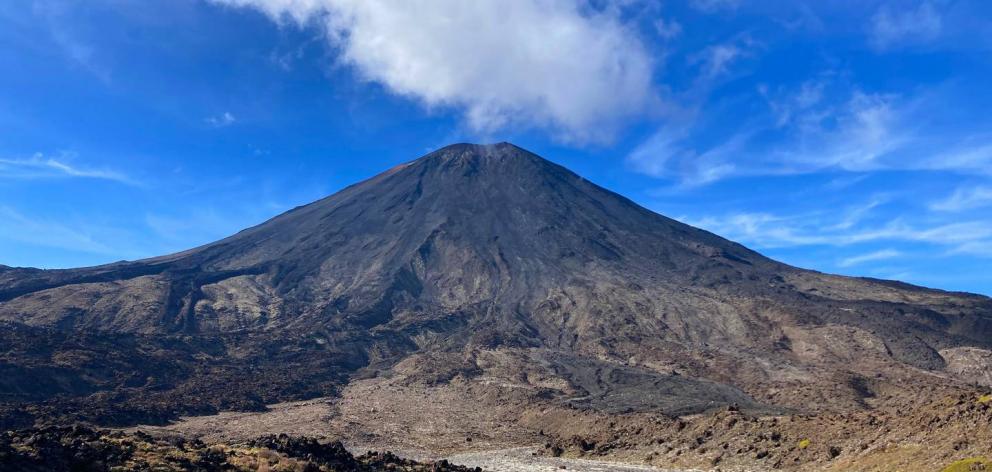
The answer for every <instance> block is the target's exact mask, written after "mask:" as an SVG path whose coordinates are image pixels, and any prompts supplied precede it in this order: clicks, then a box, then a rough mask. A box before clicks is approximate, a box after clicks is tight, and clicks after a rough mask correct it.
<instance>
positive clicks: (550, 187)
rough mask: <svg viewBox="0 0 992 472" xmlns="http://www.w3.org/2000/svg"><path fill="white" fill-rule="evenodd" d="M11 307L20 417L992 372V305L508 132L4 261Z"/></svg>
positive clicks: (819, 390) (655, 395)
mask: <svg viewBox="0 0 992 472" xmlns="http://www.w3.org/2000/svg"><path fill="white" fill-rule="evenodd" d="M0 320H2V322H3V323H5V325H4V329H3V332H2V333H3V334H0V352H2V353H3V354H2V356H3V357H0V372H3V373H4V374H5V375H3V376H2V377H0V379H2V380H0V395H2V397H0V398H2V399H3V400H4V401H5V403H4V404H5V405H6V407H5V408H6V411H7V413H6V414H5V416H3V418H4V419H3V421H5V422H6V424H9V425H14V424H26V423H30V422H32V421H35V420H38V419H51V418H63V419H64V418H66V417H71V418H75V419H80V418H81V419H86V420H89V421H93V422H96V423H117V424H126V423H133V422H137V421H144V422H150V421H151V422H161V421H164V420H166V419H168V418H171V417H174V415H176V414H179V413H205V412H213V411H217V410H219V409H260V408H263V405H264V404H265V403H271V402H275V401H279V400H288V399H302V398H309V397H314V396H321V395H333V394H336V393H337V392H338V391H339V389H340V388H341V387H343V386H345V385H347V384H348V383H349V382H350V381H353V380H354V379H362V378H364V379H368V378H380V379H389V381H390V382H397V383H403V384H420V385H444V384H447V383H449V382H451V381H452V380H453V379H458V381H459V382H468V383H469V384H472V383H474V384H477V385H489V384H491V383H493V382H495V383H498V384H500V385H503V386H506V385H512V386H515V387H519V388H520V389H522V390H521V391H524V392H526V393H525V394H523V395H524V396H525V397H526V398H531V399H533V401H534V402H550V403H552V404H557V405H569V406H570V407H574V408H581V409H592V410H596V411H604V412H622V411H635V412H636V411H656V412H657V411H660V412H664V413H668V414H684V413H692V412H698V411H703V410H707V409H712V408H716V407H719V406H723V405H729V404H738V405H740V406H742V407H743V408H746V409H753V410H755V411H785V410H792V411H811V412H815V411H823V410H845V409H850V408H865V407H866V403H865V399H867V398H871V397H873V396H874V395H875V392H877V391H879V390H880V389H882V388H885V389H891V388H905V389H907V391H911V390H912V389H916V388H922V387H924V386H929V385H943V384H966V383H975V382H978V383H987V382H989V376H988V372H989V367H990V362H992V361H990V359H992V356H990V355H989V354H990V352H989V350H990V349H992V300H990V299H988V298H986V297H981V296H977V295H970V294H963V293H948V292H942V291H938V290H930V289H925V288H920V287H914V286H910V285H907V284H902V283H897V282H888V281H880V280H870V279H858V278H848V277H839V276H832V275H825V274H820V273H816V272H811V271H806V270H801V269H797V268H794V267H790V266H788V265H785V264H782V263H779V262H776V261H773V260H770V259H768V258H766V257H763V256H762V255H760V254H758V253H756V252H754V251H751V250H749V249H747V248H745V247H743V246H741V245H739V244H736V243H733V242H731V241H728V240H726V239H723V238H720V237H719V236H716V235H714V234H712V233H709V232H706V231H702V230H700V229H696V228H693V227H690V226H687V225H685V224H682V223H679V222H677V221H675V220H672V219H669V218H666V217H664V216H661V215H658V214H656V213H653V212H651V211H649V210H647V209H645V208H642V207H640V206H638V205H636V204H634V203H633V202H631V201H630V200H628V199H626V198H624V197H622V196H619V195H617V194H615V193H612V192H610V191H608V190H605V189H603V188H601V187H598V186H596V185H595V184H593V183H591V182H589V181H587V180H585V179H583V178H582V177H580V176H578V175H576V174H574V173H572V172H570V171H568V170H567V169H565V168H563V167H561V166H558V165H556V164H553V163H551V162H549V161H547V160H544V159H542V158H540V157H538V156H536V155H534V154H532V153H530V152H527V151H525V150H523V149H520V148H518V147H516V146H513V145H511V144H506V143H502V144H496V145H471V144H458V145H452V146H448V147H445V148H443V149H440V150H438V151H435V152H433V153H431V154H428V155H426V156H424V157H422V158H420V159H417V160H415V161H412V162H410V163H407V164H403V165H400V166H397V167H395V168H393V169H390V170H388V171H386V172H384V173H382V174H380V175H377V176H375V177H373V178H371V179H369V180H366V181H364V182H361V183H358V184H356V185H353V186H351V187H348V188H346V189H344V190H342V191H340V192H338V193H336V194H334V195H332V196H330V197H327V198H324V199H322V200H319V201H317V202H314V203H311V204H309V205H305V206H302V207H299V208H296V209H293V210H291V211H289V212H287V213H284V214H282V215H279V216H277V217H275V218H273V219H271V220H269V221H267V222H265V223H263V224H261V225H259V226H256V227H253V228H249V229H246V230H244V231H242V232H240V233H238V234H236V235H233V236H231V237H229V238H226V239H223V240H221V241H218V242H215V243H212V244H208V245H205V246H202V247H199V248H195V249H191V250H189V251H185V252H182V253H178V254H173V255H169V256H163V257H158V258H153V259H147V260H142V261H135V262H120V263H115V264H110V265H106V266H99V267H92V268H83V269H72V270H37V269H20V268H7V267H0ZM912 391H915V390H912ZM25 405H28V408H27V409H26V410H22V408H21V407H23V406H25Z"/></svg>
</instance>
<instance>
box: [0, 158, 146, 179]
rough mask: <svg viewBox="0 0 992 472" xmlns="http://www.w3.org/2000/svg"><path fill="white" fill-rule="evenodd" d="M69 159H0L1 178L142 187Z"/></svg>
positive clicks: (120, 175)
mask: <svg viewBox="0 0 992 472" xmlns="http://www.w3.org/2000/svg"><path fill="white" fill-rule="evenodd" d="M67 157H71V155H63V157H61V158H52V157H46V156H45V155H43V154H40V153H38V154H35V155H34V156H32V157H30V158H28V159H6V158H0V178H7V179H45V178H84V179H100V180H110V181H114V182H120V183H122V184H127V185H140V183H139V182H138V181H136V180H135V179H132V178H131V177H129V176H127V175H125V174H122V173H120V172H117V171H113V170H107V169H92V168H86V167H80V166H75V165H72V164H70V163H69V162H67V159H66V158H67Z"/></svg>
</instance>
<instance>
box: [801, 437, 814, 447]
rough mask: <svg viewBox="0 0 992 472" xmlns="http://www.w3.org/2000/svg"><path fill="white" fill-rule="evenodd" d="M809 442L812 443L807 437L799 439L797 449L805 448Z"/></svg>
mask: <svg viewBox="0 0 992 472" xmlns="http://www.w3.org/2000/svg"><path fill="white" fill-rule="evenodd" d="M810 444H813V442H812V441H810V440H809V439H808V438H803V439H800V440H799V449H806V448H807V447H809V445H810Z"/></svg>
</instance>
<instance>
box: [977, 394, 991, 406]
mask: <svg viewBox="0 0 992 472" xmlns="http://www.w3.org/2000/svg"><path fill="white" fill-rule="evenodd" d="M989 402H992V393H987V394H985V395H982V396H980V397H978V403H980V404H985V403H989Z"/></svg>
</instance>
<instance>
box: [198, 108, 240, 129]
mask: <svg viewBox="0 0 992 472" xmlns="http://www.w3.org/2000/svg"><path fill="white" fill-rule="evenodd" d="M205 121H206V122H207V124H208V125H210V126H213V127H216V128H223V127H225V126H230V125H233V124H234V122H236V121H238V119H237V118H235V117H234V115H233V114H231V112H229V111H225V112H224V113H221V114H220V115H217V116H210V117H207V119H206V120H205Z"/></svg>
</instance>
